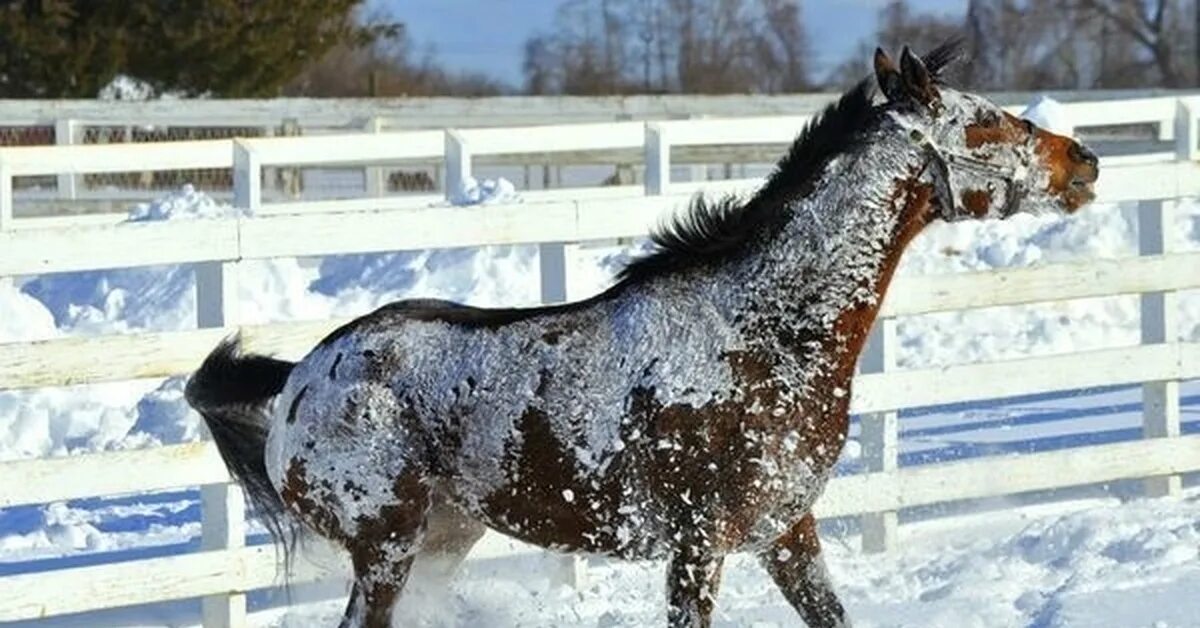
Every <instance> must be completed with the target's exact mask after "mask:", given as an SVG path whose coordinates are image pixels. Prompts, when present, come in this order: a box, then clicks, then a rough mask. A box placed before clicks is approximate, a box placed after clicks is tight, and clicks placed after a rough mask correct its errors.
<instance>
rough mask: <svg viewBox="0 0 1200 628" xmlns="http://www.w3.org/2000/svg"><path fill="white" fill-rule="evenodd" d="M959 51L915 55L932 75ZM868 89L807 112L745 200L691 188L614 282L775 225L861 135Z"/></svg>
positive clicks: (737, 242)
mask: <svg viewBox="0 0 1200 628" xmlns="http://www.w3.org/2000/svg"><path fill="white" fill-rule="evenodd" d="M960 49H961V44H960V42H958V41H957V40H954V41H949V42H947V43H945V44H942V45H941V46H938V47H937V48H936V49H934V50H933V51H931V52H930V53H929V54H927V55H925V57H924V58H923V61H924V62H925V65H926V67H927V68H928V69H929V71H930V73H931V74H932V75H933V77H934V78H935V79H938V78H940V76H941V74H942V71H943V70H944V69H945V68H946V66H948V65H949V64H950V63H952V62H953V61H954V60H955V59H956V58H957V57H958V55H959V50H960ZM874 92H875V89H874V79H873V78H869V79H866V80H863V81H861V82H860V83H858V84H857V85H855V86H854V87H853V88H851V89H850V90H849V91H847V92H846V93H845V94H842V96H841V98H839V99H838V100H837V102H834V103H832V104H830V105H829V106H828V107H826V108H825V109H824V110H823V111H822V112H821V113H820V114H818V115H817V116H815V117H814V118H813V119H812V120H811V121H810V122H809V123H808V125H806V126H805V127H804V130H802V131H801V132H800V135H799V136H797V137H796V141H795V142H793V143H792V147H791V149H790V150H789V151H788V153H787V154H786V155H784V157H783V159H781V160H779V163H778V164H777V165H776V167H775V171H774V172H773V173H772V174H771V176H770V177H768V179H767V182H766V183H765V184H764V185H763V187H762V188H760V189H759V191H758V192H757V193H756V194H755V195H754V196H753V197H751V198H750V199H749V200H748V201H745V202H743V201H742V200H741V199H739V198H738V197H737V196H736V195H732V194H731V195H726V196H725V197H723V198H721V199H719V200H717V201H715V202H710V201H708V200H705V198H704V197H703V196H702V195H700V194H697V195H696V196H695V198H693V199H692V202H691V205H690V207H689V208H688V210H687V211H684V212H677V213H676V214H675V215H674V216H672V217H671V218H670V219H669V220H668V221H666V222H665V224H660V225H659V227H658V228H656V229H655V230H654V231H653V232H651V234H650V239H651V241H652V242H653V243H654V245H655V247H656V250H655V251H654V252H652V253H650V254H649V255H646V256H645V257H642V258H640V259H636V260H633V261H632V262H630V263H629V265H627V266H626V267H625V268H624V269H622V270H621V273H620V275H619V277H618V278H619V281H620V282H621V283H625V282H627V281H639V280H641V279H645V278H647V277H651V276H654V275H659V274H663V273H667V272H672V271H676V270H680V269H683V268H689V267H693V266H697V265H699V264H703V263H712V262H714V261H717V260H720V259H722V258H724V257H725V256H727V255H730V254H733V253H735V252H736V251H738V250H740V249H741V248H742V244H744V243H746V242H747V241H749V240H751V239H752V238H753V237H754V235H755V234H756V233H757V232H758V231H759V230H760V228H762V227H767V226H773V225H778V224H780V223H781V222H782V221H783V220H784V219H785V218H786V215H787V207H788V205H789V203H790V202H791V201H794V200H796V199H799V198H804V197H805V196H807V195H808V194H810V193H812V190H813V186H814V185H815V184H816V182H817V181H818V180H819V179H820V177H821V174H822V173H823V172H824V170H825V166H826V164H828V163H829V161H830V160H831V159H833V158H834V157H836V156H838V155H840V154H842V153H845V152H846V151H848V150H850V149H852V148H853V147H855V146H856V145H857V143H858V142H860V141H861V140H862V137H863V135H864V132H865V131H866V130H867V129H868V128H870V126H871V122H872V120H874V118H875V115H876V113H877V110H876V109H875V108H874V106H873V105H872V102H871V99H872V97H873V96H874Z"/></svg>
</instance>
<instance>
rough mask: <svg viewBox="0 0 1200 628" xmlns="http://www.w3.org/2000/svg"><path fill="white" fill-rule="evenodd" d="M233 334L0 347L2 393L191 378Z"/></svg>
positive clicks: (78, 339)
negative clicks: (178, 376)
mask: <svg viewBox="0 0 1200 628" xmlns="http://www.w3.org/2000/svg"><path fill="white" fill-rule="evenodd" d="M228 333H229V330H224V329H205V330H195V331H186V332H155V333H142V334H113V335H104V336H72V337H67V338H56V339H53V340H39V341H34V342H23V343H3V344H0V389H11V388H36V387H39V386H73V385H76V384H88V383H95V382H111V381H122V380H129V379H142V378H150V377H163V376H166V375H174V374H178V373H186V372H188V371H190V370H192V369H194V368H196V367H197V366H199V364H200V361H201V360H202V359H203V358H204V356H205V355H206V354H207V353H208V352H209V351H211V350H212V348H213V347H214V346H215V345H216V344H217V342H219V341H220V340H221V338H223V337H225V336H226V335H227V334H228Z"/></svg>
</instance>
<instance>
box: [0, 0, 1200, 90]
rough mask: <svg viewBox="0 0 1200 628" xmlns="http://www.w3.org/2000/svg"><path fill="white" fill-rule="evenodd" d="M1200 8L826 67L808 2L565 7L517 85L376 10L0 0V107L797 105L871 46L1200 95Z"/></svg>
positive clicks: (1006, 29) (1077, 23) (988, 4)
mask: <svg viewBox="0 0 1200 628" xmlns="http://www.w3.org/2000/svg"><path fill="white" fill-rule="evenodd" d="M1198 3H1200V0H969V2H968V3H967V6H966V10H965V12H963V13H962V14H958V15H949V14H937V13H930V12H925V11H921V10H918V9H916V8H914V7H913V6H912V5H911V4H910V3H909V2H908V1H906V0H893V1H891V2H889V3H887V4H885V5H884V6H882V7H881V8H880V9H879V14H878V21H877V28H876V32H875V33H873V34H872V36H869V37H867V38H865V39H864V40H863V41H862V42H860V43H859V44H858V45H857V47H856V49H855V51H854V52H853V53H852V54H850V55H849V56H848V58H847V59H845V60H844V61H843V62H842V63H840V64H835V65H833V67H818V66H817V65H816V64H815V63H814V62H813V58H814V57H813V52H814V48H815V46H817V45H819V44H815V43H814V42H813V38H812V36H811V35H810V31H809V28H808V24H807V23H806V22H805V16H804V11H803V5H802V0H561V2H560V5H559V8H558V11H557V15H556V18H555V20H554V24H553V28H551V29H550V30H549V31H548V32H543V33H537V34H535V35H533V36H532V37H530V38H529V39H528V41H527V42H526V43H525V46H524V54H523V60H522V67H521V70H522V76H523V84H522V85H520V86H511V85H504V84H503V83H501V82H499V81H497V80H495V79H493V78H490V77H488V76H485V75H483V74H479V73H474V74H472V73H463V72H450V71H448V70H446V69H445V68H444V67H442V66H441V65H440V64H439V63H438V62H437V60H436V55H435V53H434V51H433V50H431V49H425V50H421V49H419V48H418V46H417V44H416V43H415V42H414V40H413V38H412V37H411V36H410V33H408V32H407V31H406V30H405V28H404V26H403V24H401V23H399V22H398V21H396V20H394V19H392V18H391V17H390V16H389V15H386V14H371V13H369V12H368V9H367V4H368V3H367V2H366V1H365V0H255V1H253V2H250V1H247V0H203V1H201V0H0V97H6V98H73V97H84V98H90V97H94V96H95V95H96V94H97V92H98V91H99V90H100V89H101V88H102V87H103V86H104V85H107V84H108V83H109V82H110V81H111V80H112V79H113V78H114V77H116V76H117V75H121V74H124V75H128V76H131V77H133V78H136V79H138V80H140V81H142V82H144V83H146V84H147V85H149V86H150V87H151V88H152V89H153V90H154V91H156V92H158V93H163V92H175V93H179V94H183V95H192V96H194V95H211V96H214V97H268V96H278V95H292V96H371V95H380V96H399V95H409V96H433V95H455V96H485V95H494V94H500V93H513V92H524V93H530V94H573V95H606V94H634V93H649V94H663V93H704V94H725V93H766V94H777V93H788V92H800V91H812V90H817V89H826V88H829V89H834V88H839V87H842V86H844V85H846V84H849V83H851V82H853V81H856V80H858V79H859V78H861V77H862V76H863V75H865V73H866V72H867V71H868V69H869V68H868V66H867V63H868V60H869V59H870V53H871V51H873V50H874V48H875V46H876V45H881V46H883V47H884V48H886V49H889V50H896V49H898V48H899V47H900V46H902V45H911V46H913V47H914V48H916V49H918V50H926V49H930V48H932V47H934V46H935V45H937V44H939V43H941V42H943V41H945V40H946V39H949V38H952V37H961V38H962V39H963V40H964V42H965V45H966V47H967V50H968V52H969V56H968V60H967V61H966V62H965V63H963V64H961V65H960V66H959V69H958V72H957V74H958V76H956V77H955V79H956V81H957V82H958V84H960V85H963V86H964V87H969V88H974V89H1016V90H1033V89H1051V88H1059V89H1093V88H1133V87H1143V88H1144V87H1169V88H1178V87H1194V86H1200V10H1198V8H1197V4H1198Z"/></svg>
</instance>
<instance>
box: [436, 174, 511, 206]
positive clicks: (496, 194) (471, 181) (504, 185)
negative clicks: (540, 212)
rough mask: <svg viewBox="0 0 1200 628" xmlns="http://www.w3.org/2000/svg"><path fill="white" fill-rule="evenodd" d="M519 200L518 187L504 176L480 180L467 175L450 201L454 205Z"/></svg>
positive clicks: (489, 203) (491, 203) (494, 203)
mask: <svg viewBox="0 0 1200 628" xmlns="http://www.w3.org/2000/svg"><path fill="white" fill-rule="evenodd" d="M519 200H520V196H518V195H517V188H516V187H515V186H514V185H513V184H512V182H511V181H509V180H508V179H505V178H504V177H499V178H496V179H484V180H483V181H480V180H478V179H476V178H475V177H472V176H467V177H464V178H463V180H462V181H461V182H460V183H459V185H458V189H457V190H454V192H453V193H452V194H451V195H450V202H451V203H452V204H454V205H496V204H500V203H514V202H517V201H519Z"/></svg>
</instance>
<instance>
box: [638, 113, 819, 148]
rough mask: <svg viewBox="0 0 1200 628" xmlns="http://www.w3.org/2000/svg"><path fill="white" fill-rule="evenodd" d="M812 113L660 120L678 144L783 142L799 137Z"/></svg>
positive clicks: (673, 143) (672, 139) (672, 141)
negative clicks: (808, 114) (802, 114)
mask: <svg viewBox="0 0 1200 628" xmlns="http://www.w3.org/2000/svg"><path fill="white" fill-rule="evenodd" d="M810 120H812V116H759V117H752V118H726V119H704V118H700V119H693V120H670V121H667V122H660V123H658V124H659V125H660V126H662V127H663V128H665V129H666V130H667V133H669V134H670V137H671V144H672V145H674V146H711V145H732V144H782V143H791V142H792V141H794V140H795V139H796V136H797V135H798V134H799V133H800V131H802V130H804V127H805V125H807V124H808V123H809V121H810Z"/></svg>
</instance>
